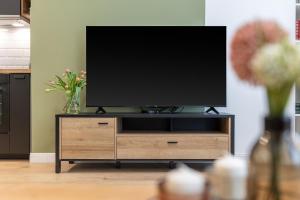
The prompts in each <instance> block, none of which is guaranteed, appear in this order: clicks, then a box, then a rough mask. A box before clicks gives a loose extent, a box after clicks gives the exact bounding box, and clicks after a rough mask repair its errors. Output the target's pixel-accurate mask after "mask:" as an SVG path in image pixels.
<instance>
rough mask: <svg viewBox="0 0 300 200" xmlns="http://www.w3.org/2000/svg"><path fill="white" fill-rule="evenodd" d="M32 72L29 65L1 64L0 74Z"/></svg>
mask: <svg viewBox="0 0 300 200" xmlns="http://www.w3.org/2000/svg"><path fill="white" fill-rule="evenodd" d="M24 73H26V74H30V73H31V68H30V67H28V66H16V67H13V66H9V67H5V66H0V74H24Z"/></svg>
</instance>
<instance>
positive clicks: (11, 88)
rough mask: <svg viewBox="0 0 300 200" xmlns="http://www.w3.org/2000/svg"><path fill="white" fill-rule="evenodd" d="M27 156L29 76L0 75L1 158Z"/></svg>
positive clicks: (28, 147)
mask: <svg viewBox="0 0 300 200" xmlns="http://www.w3.org/2000/svg"><path fill="white" fill-rule="evenodd" d="M29 153H30V74H1V75H0V158H28V157H29Z"/></svg>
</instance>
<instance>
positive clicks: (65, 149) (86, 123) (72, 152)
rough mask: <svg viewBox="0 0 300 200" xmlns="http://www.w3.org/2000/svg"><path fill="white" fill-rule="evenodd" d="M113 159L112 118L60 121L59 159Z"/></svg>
mask: <svg viewBox="0 0 300 200" xmlns="http://www.w3.org/2000/svg"><path fill="white" fill-rule="evenodd" d="M114 158H115V119H114V118H62V119H61V159H114Z"/></svg>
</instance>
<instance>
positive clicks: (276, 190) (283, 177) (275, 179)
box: [247, 117, 300, 200]
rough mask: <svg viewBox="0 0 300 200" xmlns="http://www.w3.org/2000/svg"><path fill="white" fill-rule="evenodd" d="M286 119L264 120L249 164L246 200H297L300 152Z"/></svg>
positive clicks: (299, 183) (299, 188) (299, 185)
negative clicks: (262, 130)
mask: <svg viewBox="0 0 300 200" xmlns="http://www.w3.org/2000/svg"><path fill="white" fill-rule="evenodd" d="M290 127H291V120H290V119H288V118H271V117H266V118H265V132H264V134H263V135H262V136H261V137H260V138H259V140H258V141H257V143H256V144H255V145H254V147H253V149H252V152H251V155H250V161H249V178H248V191H247V193H248V194H247V199H248V200H282V199H295V200H296V199H300V152H299V151H298V150H297V149H296V147H295V145H294V143H293V141H292V136H291V132H290Z"/></svg>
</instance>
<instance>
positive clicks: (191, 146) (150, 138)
mask: <svg viewBox="0 0 300 200" xmlns="http://www.w3.org/2000/svg"><path fill="white" fill-rule="evenodd" d="M227 152H229V137H228V136H227V135H221V134H219V135H205V136H204V135H200V134H199V135H174V134H173V135H170V134H168V135H165V134H163V135H161V134H155V135H147V134H144V135H142V134H139V135H132V134H131V135H122V136H117V159H217V158H219V157H220V156H222V155H224V154H225V153H227Z"/></svg>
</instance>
